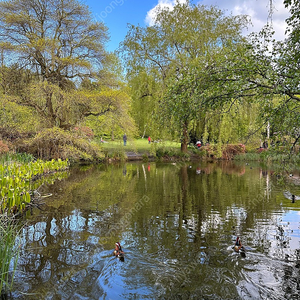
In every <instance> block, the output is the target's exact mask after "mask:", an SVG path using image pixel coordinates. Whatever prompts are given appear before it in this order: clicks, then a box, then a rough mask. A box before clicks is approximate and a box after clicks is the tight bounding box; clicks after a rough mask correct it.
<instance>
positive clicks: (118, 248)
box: [113, 242, 124, 261]
mask: <svg viewBox="0 0 300 300" xmlns="http://www.w3.org/2000/svg"><path fill="white" fill-rule="evenodd" d="M113 255H114V256H116V257H117V258H119V259H120V260H121V261H124V251H123V250H122V247H121V244H120V243H119V242H116V243H115V250H114V252H113Z"/></svg>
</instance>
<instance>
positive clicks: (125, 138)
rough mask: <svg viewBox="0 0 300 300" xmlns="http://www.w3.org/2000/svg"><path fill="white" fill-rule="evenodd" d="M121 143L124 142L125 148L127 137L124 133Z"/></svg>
mask: <svg viewBox="0 0 300 300" xmlns="http://www.w3.org/2000/svg"><path fill="white" fill-rule="evenodd" d="M123 142H124V146H126V143H127V135H126V133H124V135H123Z"/></svg>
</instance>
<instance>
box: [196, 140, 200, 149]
mask: <svg viewBox="0 0 300 300" xmlns="http://www.w3.org/2000/svg"><path fill="white" fill-rule="evenodd" d="M196 146H197V148H198V149H200V148H201V142H200V141H198V142H197V143H196Z"/></svg>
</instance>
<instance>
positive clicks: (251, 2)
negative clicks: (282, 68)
mask: <svg viewBox="0 0 300 300" xmlns="http://www.w3.org/2000/svg"><path fill="white" fill-rule="evenodd" d="M179 1H180V2H185V0H179ZM83 2H84V3H86V4H87V5H88V6H89V8H90V10H91V12H92V14H93V16H94V17H95V19H96V20H98V21H103V22H104V23H105V25H106V26H107V27H108V29H109V34H110V42H109V43H108V45H107V49H108V50H109V51H114V50H115V49H116V48H117V47H118V45H119V43H120V42H121V41H122V40H123V39H124V37H125V35H126V32H127V24H128V23H129V24H133V25H141V26H147V25H149V24H151V17H152V16H153V10H152V9H153V8H155V6H156V5H163V6H169V7H172V6H173V5H174V3H175V0H83ZM190 2H191V3H194V4H196V3H201V4H204V5H216V6H218V7H220V8H221V9H223V10H225V11H226V13H228V14H229V13H232V14H234V15H236V14H247V15H250V17H251V20H252V23H253V26H252V27H251V28H249V31H248V32H247V33H250V32H251V31H259V30H260V29H261V28H262V27H263V26H264V25H265V24H266V23H267V22H270V21H271V20H270V18H269V9H270V7H269V0H193V1H190ZM273 3H274V7H273V18H272V24H273V27H274V30H275V32H276V38H277V39H283V38H284V31H285V28H286V25H285V19H286V18H287V16H288V11H287V10H286V9H285V8H284V5H283V0H277V1H273Z"/></svg>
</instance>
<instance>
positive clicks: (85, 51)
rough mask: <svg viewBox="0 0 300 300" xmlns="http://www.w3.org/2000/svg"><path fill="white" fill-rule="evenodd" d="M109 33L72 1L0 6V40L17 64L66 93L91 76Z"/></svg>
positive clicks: (30, 0) (21, 0)
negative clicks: (75, 82)
mask: <svg viewBox="0 0 300 300" xmlns="http://www.w3.org/2000/svg"><path fill="white" fill-rule="evenodd" d="M107 39H108V35H107V28H106V27H105V26H104V24H103V23H99V22H95V21H94V20H93V18H92V15H91V13H90V11H89V9H88V7H87V6H85V5H83V4H81V3H79V2H78V1H76V0H9V1H1V2H0V40H1V41H3V42H5V45H6V46H5V49H7V48H9V49H10V51H12V53H13V55H14V57H15V59H16V61H18V62H19V64H20V65H22V66H26V68H29V69H31V70H32V71H34V72H35V73H36V74H37V75H39V76H40V78H42V79H43V80H47V81H48V82H49V83H52V84H57V85H58V86H59V87H60V88H66V86H68V81H69V80H73V79H81V78H83V77H87V76H88V77H91V76H93V72H94V71H97V70H98V69H99V68H101V67H102V63H103V60H104V59H105V57H106V52H105V42H106V41H107Z"/></svg>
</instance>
